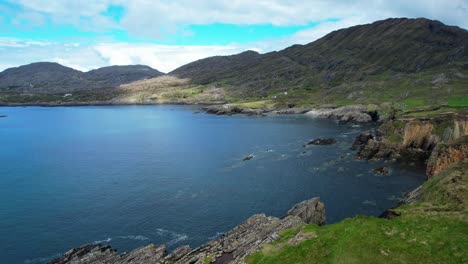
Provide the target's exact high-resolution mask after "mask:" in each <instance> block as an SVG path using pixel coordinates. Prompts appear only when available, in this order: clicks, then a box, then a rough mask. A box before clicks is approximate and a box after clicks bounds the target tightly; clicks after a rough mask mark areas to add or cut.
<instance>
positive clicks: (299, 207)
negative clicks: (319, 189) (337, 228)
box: [288, 198, 326, 225]
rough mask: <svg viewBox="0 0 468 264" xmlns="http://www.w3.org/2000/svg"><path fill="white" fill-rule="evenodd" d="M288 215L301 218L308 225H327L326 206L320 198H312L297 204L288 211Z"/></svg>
mask: <svg viewBox="0 0 468 264" xmlns="http://www.w3.org/2000/svg"><path fill="white" fill-rule="evenodd" d="M288 215H295V216H299V217H300V218H301V219H302V220H303V221H304V222H305V223H307V224H310V223H313V224H317V225H324V224H325V223H326V217H325V206H324V205H323V203H322V202H321V201H320V198H312V199H310V200H306V201H303V202H300V203H298V204H296V205H295V206H294V207H293V208H291V209H290V210H289V211H288Z"/></svg>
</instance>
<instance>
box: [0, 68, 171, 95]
mask: <svg viewBox="0 0 468 264" xmlns="http://www.w3.org/2000/svg"><path fill="white" fill-rule="evenodd" d="M161 75H164V74H163V73H161V72H159V71H157V70H155V69H152V68H150V67H148V66H142V65H129V66H110V67H104V68H99V69H96V70H92V71H89V72H81V71H78V70H74V69H72V68H68V67H65V66H62V65H60V64H58V63H53V62H37V63H32V64H28V65H24V66H20V67H16V68H10V69H6V70H5V71H3V72H0V92H3V93H6V92H15V93H49V94H53V93H66V92H73V91H79V90H89V89H96V88H109V87H116V86H119V85H121V84H125V83H130V82H134V81H138V80H143V79H148V78H153V77H157V76H161Z"/></svg>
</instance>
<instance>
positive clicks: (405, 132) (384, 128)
mask: <svg viewBox="0 0 468 264" xmlns="http://www.w3.org/2000/svg"><path fill="white" fill-rule="evenodd" d="M466 135H468V116H467V115H465V114H458V113H453V114H445V115H438V116H433V117H421V118H404V117H402V118H396V119H392V120H386V121H384V122H383V123H382V124H381V125H380V126H379V127H378V128H377V129H376V130H374V131H365V132H363V133H361V134H360V135H359V136H357V137H356V139H355V142H354V143H353V146H352V147H351V148H352V149H353V150H356V151H357V158H358V159H368V160H380V159H386V160H390V161H405V162H421V163H424V162H425V161H426V160H428V159H429V157H430V156H431V154H432V153H433V152H434V151H435V150H436V149H437V148H436V146H438V145H441V144H449V143H451V142H453V141H455V140H457V139H459V138H462V137H464V136H466ZM441 146H442V145H441ZM440 148H442V147H440ZM459 152H461V153H464V152H466V151H464V150H460V151H459ZM457 160H458V159H457Z"/></svg>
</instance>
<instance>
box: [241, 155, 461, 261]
mask: <svg viewBox="0 0 468 264" xmlns="http://www.w3.org/2000/svg"><path fill="white" fill-rule="evenodd" d="M467 201H468V162H465V163H459V164H456V165H453V166H452V167H450V168H449V169H448V170H446V171H444V172H442V173H441V174H439V175H438V176H436V177H434V178H432V179H430V180H429V181H427V182H426V183H425V184H424V185H423V191H422V192H421V195H420V196H419V198H418V201H417V203H416V204H412V205H404V206H401V207H399V208H396V209H394V211H395V212H397V213H398V214H401V216H399V217H396V218H394V219H382V218H375V217H367V216H358V217H354V218H349V219H345V220H344V221H341V222H339V223H336V224H332V225H326V226H322V227H319V226H316V225H307V226H305V228H303V229H302V230H301V229H294V230H286V231H285V232H284V233H282V234H281V236H282V238H281V239H280V240H279V242H276V243H275V244H271V245H267V246H265V247H264V248H263V250H262V251H261V252H259V253H256V254H254V255H251V256H249V257H247V259H246V260H247V263H249V264H260V263H281V264H288V263H294V264H299V263H343V264H344V263H346V264H349V263H467V261H468V250H467V248H468V207H467ZM299 232H301V233H311V234H312V235H311V236H310V237H311V238H310V239H307V240H305V241H304V242H302V243H300V244H298V245H291V243H290V242H289V241H290V238H292V237H294V236H296V234H297V233H299Z"/></svg>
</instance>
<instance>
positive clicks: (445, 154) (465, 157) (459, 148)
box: [427, 136, 468, 178]
mask: <svg viewBox="0 0 468 264" xmlns="http://www.w3.org/2000/svg"><path fill="white" fill-rule="evenodd" d="M459 161H468V136H463V137H460V138H458V139H456V140H454V141H451V142H450V143H441V144H438V145H437V147H435V149H434V151H433V152H432V155H431V157H430V158H429V161H428V163H427V176H428V177H429V178H431V177H434V176H435V175H437V174H439V173H440V172H441V171H443V170H445V169H446V168H447V167H448V166H450V165H451V164H453V163H457V162H459Z"/></svg>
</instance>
